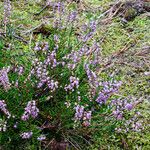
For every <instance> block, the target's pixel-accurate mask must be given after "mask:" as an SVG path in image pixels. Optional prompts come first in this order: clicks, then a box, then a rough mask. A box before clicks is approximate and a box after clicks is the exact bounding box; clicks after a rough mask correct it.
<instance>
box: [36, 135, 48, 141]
mask: <svg viewBox="0 0 150 150" xmlns="http://www.w3.org/2000/svg"><path fill="white" fill-rule="evenodd" d="M45 139H46V136H45V135H40V136H39V137H38V138H37V140H38V141H43V140H45Z"/></svg>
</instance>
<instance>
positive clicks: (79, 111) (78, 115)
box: [75, 105, 84, 121]
mask: <svg viewBox="0 0 150 150" xmlns="http://www.w3.org/2000/svg"><path fill="white" fill-rule="evenodd" d="M75 110H76V112H75V120H76V121H77V120H81V119H82V117H83V115H84V106H80V105H77V106H76V107H75Z"/></svg>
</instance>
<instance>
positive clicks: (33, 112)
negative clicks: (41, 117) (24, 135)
mask: <svg viewBox="0 0 150 150" xmlns="http://www.w3.org/2000/svg"><path fill="white" fill-rule="evenodd" d="M38 113H39V109H38V108H37V107H36V104H35V101H29V102H28V104H27V106H26V107H25V112H24V114H23V115H22V117H21V119H22V120H23V121H27V120H28V119H29V117H30V116H32V117H33V118H36V117H37V116H38Z"/></svg>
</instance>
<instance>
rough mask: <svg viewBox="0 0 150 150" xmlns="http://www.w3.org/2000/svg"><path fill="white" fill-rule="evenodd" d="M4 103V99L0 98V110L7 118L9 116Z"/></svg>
mask: <svg viewBox="0 0 150 150" xmlns="http://www.w3.org/2000/svg"><path fill="white" fill-rule="evenodd" d="M6 106H7V105H6V103H5V101H4V100H0V111H2V112H3V113H4V114H5V115H7V118H10V117H11V114H10V112H9V111H8V110H7V108H6Z"/></svg>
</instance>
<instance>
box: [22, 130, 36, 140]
mask: <svg viewBox="0 0 150 150" xmlns="http://www.w3.org/2000/svg"><path fill="white" fill-rule="evenodd" d="M32 135H33V132H32V131H30V132H23V133H22V134H21V135H20V136H21V138H22V139H30V138H31V137H32Z"/></svg>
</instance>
